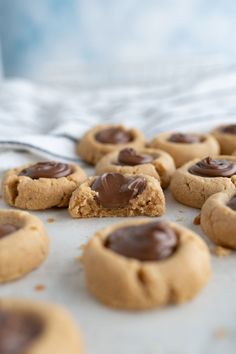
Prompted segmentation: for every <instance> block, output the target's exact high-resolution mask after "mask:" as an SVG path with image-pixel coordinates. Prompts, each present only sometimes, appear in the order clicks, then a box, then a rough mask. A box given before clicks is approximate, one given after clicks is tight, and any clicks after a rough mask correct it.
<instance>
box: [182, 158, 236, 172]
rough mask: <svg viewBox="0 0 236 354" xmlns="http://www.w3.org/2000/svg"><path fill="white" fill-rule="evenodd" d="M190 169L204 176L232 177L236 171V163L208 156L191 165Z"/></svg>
mask: <svg viewBox="0 0 236 354" xmlns="http://www.w3.org/2000/svg"><path fill="white" fill-rule="evenodd" d="M188 171H189V172H190V173H192V174H193V175H198V176H202V177H231V176H233V175H234V174H235V173H236V164H235V163H234V162H232V161H228V160H213V159H212V158H211V157H206V158H205V159H203V160H201V161H199V162H197V163H196V165H193V166H191V167H190V168H189V170H188Z"/></svg>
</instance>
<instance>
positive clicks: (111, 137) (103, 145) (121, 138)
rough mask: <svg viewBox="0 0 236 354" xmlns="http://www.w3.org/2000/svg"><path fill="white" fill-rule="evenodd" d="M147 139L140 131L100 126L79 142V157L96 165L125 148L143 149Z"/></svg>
mask: <svg viewBox="0 0 236 354" xmlns="http://www.w3.org/2000/svg"><path fill="white" fill-rule="evenodd" d="M144 145H145V138H144V136H143V134H142V133H141V132H140V131H139V130H138V129H128V128H126V127H124V126H123V125H111V124H107V125H98V126H97V127H95V128H93V129H91V130H89V131H88V132H87V133H86V134H85V135H84V136H83V137H82V139H81V140H80V141H79V142H78V145H77V152H78V155H79V156H80V157H81V158H82V159H83V160H84V161H86V162H88V163H90V164H92V165H95V164H96V163H97V162H98V161H99V160H100V159H101V158H102V157H103V156H104V155H106V154H108V153H109V152H112V151H115V150H117V149H122V148H125V147H134V148H137V149H138V148H142V147H143V146H144Z"/></svg>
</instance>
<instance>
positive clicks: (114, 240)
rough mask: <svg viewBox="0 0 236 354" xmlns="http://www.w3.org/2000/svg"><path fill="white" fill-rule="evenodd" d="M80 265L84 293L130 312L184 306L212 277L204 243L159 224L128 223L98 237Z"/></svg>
mask: <svg viewBox="0 0 236 354" xmlns="http://www.w3.org/2000/svg"><path fill="white" fill-rule="evenodd" d="M82 260H83V263H84V268H85V278H86V283H87V287H88V289H89V291H90V292H91V293H92V294H93V295H94V296H95V297H96V298H97V299H98V300H99V301H101V302H103V303H104V304H106V305H108V306H111V307H116V308H120V309H129V310H131V309H135V310H141V309H148V308H152V307H156V306H163V305H166V304H169V303H173V304H177V303H182V302H185V301H187V300H189V299H191V298H193V297H194V296H196V294H197V293H198V292H199V291H200V290H201V289H202V287H203V286H204V285H205V284H206V283H207V281H208V279H209V276H210V273H211V266H210V256H209V251H208V248H207V246H206V244H205V243H204V241H203V240H202V239H200V237H198V236H197V235H196V234H195V233H194V232H193V231H191V230H189V229H187V228H184V227H181V226H179V225H177V224H174V223H171V222H164V221H151V222H150V221H148V220H138V221H137V220H136V221H132V222H130V221H129V222H126V223H121V224H116V225H113V226H110V227H107V228H105V229H103V230H101V231H98V232H97V233H96V234H95V235H94V236H93V237H92V239H91V240H90V241H89V242H88V243H87V245H86V246H85V248H84V253H83V258H82Z"/></svg>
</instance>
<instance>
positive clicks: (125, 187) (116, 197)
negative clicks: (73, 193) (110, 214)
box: [91, 173, 147, 208]
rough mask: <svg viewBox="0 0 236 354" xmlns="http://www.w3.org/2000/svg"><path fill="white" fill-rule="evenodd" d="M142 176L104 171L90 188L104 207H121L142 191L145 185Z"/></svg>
mask: <svg viewBox="0 0 236 354" xmlns="http://www.w3.org/2000/svg"><path fill="white" fill-rule="evenodd" d="M146 184H147V182H146V179H145V178H144V177H139V176H135V177H127V176H124V175H122V174H120V173H104V174H103V175H102V176H100V177H97V178H96V179H95V181H94V182H93V184H92V185H91V189H92V190H93V191H96V192H97V193H98V195H97V196H96V197H95V199H96V201H97V202H98V203H99V204H100V205H102V206H103V207H104V208H122V207H125V206H127V205H128V204H129V201H130V200H131V199H133V198H135V197H137V196H138V195H139V194H140V193H142V192H143V191H144V189H145V187H146Z"/></svg>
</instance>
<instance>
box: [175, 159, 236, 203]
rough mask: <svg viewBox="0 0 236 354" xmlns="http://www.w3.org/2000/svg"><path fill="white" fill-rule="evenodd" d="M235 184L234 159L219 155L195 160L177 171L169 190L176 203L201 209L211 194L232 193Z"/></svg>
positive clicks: (235, 169)
mask: <svg viewBox="0 0 236 354" xmlns="http://www.w3.org/2000/svg"><path fill="white" fill-rule="evenodd" d="M235 184H236V157H235V156H223V155H221V156H217V157H214V159H212V158H210V157H207V158H205V159H203V160H200V161H199V159H195V160H192V161H190V162H188V163H187V164H185V165H184V166H182V167H181V168H179V169H177V170H176V171H175V173H174V175H173V177H172V180H171V184H170V189H171V192H172V194H173V196H174V197H175V199H176V200H177V201H178V202H180V203H182V204H185V205H188V206H191V207H193V208H201V207H202V205H203V204H204V203H205V201H206V200H207V198H209V197H210V196H211V195H212V194H215V193H217V192H222V191H226V190H227V191H229V192H230V191H234V190H235Z"/></svg>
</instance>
